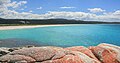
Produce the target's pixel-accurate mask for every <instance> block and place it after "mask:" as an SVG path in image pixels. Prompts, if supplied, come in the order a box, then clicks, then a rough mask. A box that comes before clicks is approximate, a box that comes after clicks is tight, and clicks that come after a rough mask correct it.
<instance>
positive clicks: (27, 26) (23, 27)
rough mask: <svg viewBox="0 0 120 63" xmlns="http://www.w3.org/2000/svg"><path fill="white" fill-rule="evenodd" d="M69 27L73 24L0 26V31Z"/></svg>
mask: <svg viewBox="0 0 120 63" xmlns="http://www.w3.org/2000/svg"><path fill="white" fill-rule="evenodd" d="M69 25H74V24H55V25H22V26H0V30H13V29H28V28H38V27H52V26H69Z"/></svg>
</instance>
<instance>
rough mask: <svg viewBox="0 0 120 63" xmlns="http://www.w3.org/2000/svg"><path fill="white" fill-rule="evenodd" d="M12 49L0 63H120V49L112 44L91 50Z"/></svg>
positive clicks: (73, 48) (92, 47) (59, 48)
mask: <svg viewBox="0 0 120 63" xmlns="http://www.w3.org/2000/svg"><path fill="white" fill-rule="evenodd" d="M10 49H11V48H8V49H4V50H5V52H7V53H6V54H4V55H2V56H1V57H0V63H1V62H2V63H3V62H6V63H9V62H11V63H120V47H119V46H115V45H111V44H100V45H98V46H91V47H89V48H86V47H83V46H75V47H67V48H61V47H51V46H46V47H22V48H21V47H20V48H17V50H16V49H15V50H14V49H13V50H12V51H9V50H10ZM4 50H3V49H1V50H0V51H4Z"/></svg>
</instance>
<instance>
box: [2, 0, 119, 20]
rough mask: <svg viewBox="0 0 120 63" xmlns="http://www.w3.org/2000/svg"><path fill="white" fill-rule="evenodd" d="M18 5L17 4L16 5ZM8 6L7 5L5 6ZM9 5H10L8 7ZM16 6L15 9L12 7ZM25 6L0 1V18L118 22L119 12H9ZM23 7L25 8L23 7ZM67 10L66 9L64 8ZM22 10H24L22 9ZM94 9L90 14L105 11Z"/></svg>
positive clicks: (8, 0)
mask: <svg viewBox="0 0 120 63" xmlns="http://www.w3.org/2000/svg"><path fill="white" fill-rule="evenodd" d="M18 3H19V4H18ZM7 4H9V5H7ZM10 4H11V5H10ZM13 4H14V5H16V6H15V7H14V6H13ZM24 4H26V2H20V1H19V2H16V1H14V2H11V0H0V18H8V19H11V18H12V19H52V18H64V19H76V20H91V21H116V22H120V18H119V17H120V10H116V11H114V12H106V13H104V14H102V15H97V14H94V13H86V12H67V11H59V12H58V11H50V12H47V13H45V14H33V13H32V10H30V11H29V12H17V11H15V10H10V9H9V7H11V8H13V9H14V8H17V7H20V6H22V5H24ZM24 7H25V6H24ZM64 8H65V7H64ZM66 8H67V7H66ZM23 9H24V8H23ZM95 10H96V9H95V8H94V11H93V10H92V11H91V12H103V11H105V10H102V9H100V8H99V9H98V10H99V11H98V10H97V11H95Z"/></svg>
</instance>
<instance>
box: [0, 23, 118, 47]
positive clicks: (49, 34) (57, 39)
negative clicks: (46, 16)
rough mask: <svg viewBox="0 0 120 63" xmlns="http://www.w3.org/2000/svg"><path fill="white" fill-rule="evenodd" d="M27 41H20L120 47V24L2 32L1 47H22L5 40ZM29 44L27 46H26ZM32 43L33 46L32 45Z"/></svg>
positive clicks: (66, 45)
mask: <svg viewBox="0 0 120 63" xmlns="http://www.w3.org/2000/svg"><path fill="white" fill-rule="evenodd" d="M8 39H11V40H12V39H14V40H20V39H22V40H25V41H27V42H25V41H20V42H21V43H22V45H23V44H24V43H25V45H32V44H33V45H34V44H37V45H40V46H44V45H45V46H46V45H48V46H62V47H68V46H95V45H98V44H99V43H110V44H115V45H118V46H120V25H119V24H80V25H71V26H53V27H40V28H31V29H16V30H2V31H0V40H1V41H0V43H2V45H1V44H0V46H2V47H3V46H8V45H9V46H15V45H13V44H15V43H16V45H20V46H22V45H21V44H19V43H18V42H19V41H18V42H14V43H12V42H13V41H10V42H9V41H7V42H8V44H7V45H6V42H5V40H8ZM26 43H27V44H26ZM31 43H32V44H31Z"/></svg>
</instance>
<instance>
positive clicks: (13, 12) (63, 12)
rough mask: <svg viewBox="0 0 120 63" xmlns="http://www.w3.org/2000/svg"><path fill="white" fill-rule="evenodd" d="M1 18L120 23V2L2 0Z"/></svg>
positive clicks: (116, 0) (101, 0)
mask: <svg viewBox="0 0 120 63" xmlns="http://www.w3.org/2000/svg"><path fill="white" fill-rule="evenodd" d="M0 18H5V19H57V18H61V19H75V20H85V21H112V22H120V0H0Z"/></svg>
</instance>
